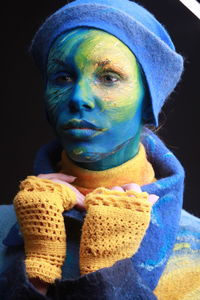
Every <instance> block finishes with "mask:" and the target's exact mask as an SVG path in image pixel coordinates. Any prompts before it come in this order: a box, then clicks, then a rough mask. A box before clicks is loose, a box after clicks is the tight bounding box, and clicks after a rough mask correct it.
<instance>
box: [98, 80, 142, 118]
mask: <svg viewBox="0 0 200 300" xmlns="http://www.w3.org/2000/svg"><path fill="white" fill-rule="evenodd" d="M94 92H95V94H96V96H97V97H98V99H99V101H100V102H101V104H102V108H103V109H102V111H103V112H105V113H106V114H107V115H108V116H109V118H111V120H113V121H116V122H122V121H125V120H130V119H132V118H133V117H134V115H135V113H136V111H137V108H138V106H139V105H140V103H141V98H142V93H141V90H140V86H139V85H136V84H134V85H133V83H130V84H126V85H119V86H118V87H114V88H109V89H108V88H104V89H97V88H95V91H94Z"/></svg>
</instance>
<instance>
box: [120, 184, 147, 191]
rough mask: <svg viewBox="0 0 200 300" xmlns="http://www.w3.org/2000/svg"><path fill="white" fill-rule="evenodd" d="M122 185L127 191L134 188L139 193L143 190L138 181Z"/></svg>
mask: <svg viewBox="0 0 200 300" xmlns="http://www.w3.org/2000/svg"><path fill="white" fill-rule="evenodd" d="M122 187H123V189H124V190H125V191H130V190H133V191H135V192H138V193H141V192H142V190H141V187H140V186H139V184H136V183H128V184H125V185H123V186H122Z"/></svg>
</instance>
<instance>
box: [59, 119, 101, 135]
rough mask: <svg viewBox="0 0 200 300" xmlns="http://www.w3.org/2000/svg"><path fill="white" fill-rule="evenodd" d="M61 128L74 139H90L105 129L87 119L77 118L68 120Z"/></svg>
mask: <svg viewBox="0 0 200 300" xmlns="http://www.w3.org/2000/svg"><path fill="white" fill-rule="evenodd" d="M62 129H63V130H64V132H65V134H66V135H68V136H71V137H73V138H75V139H90V138H92V137H95V136H97V135H99V134H101V133H103V132H104V131H106V130H107V129H105V128H99V127H97V126H96V125H94V124H92V123H90V122H88V121H85V120H79V119H72V120H69V121H68V122H67V123H66V124H65V125H64V126H63V127H62Z"/></svg>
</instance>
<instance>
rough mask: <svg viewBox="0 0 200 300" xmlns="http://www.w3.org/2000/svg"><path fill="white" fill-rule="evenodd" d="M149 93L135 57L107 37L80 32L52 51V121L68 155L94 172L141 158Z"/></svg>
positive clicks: (49, 73) (64, 37) (49, 93)
mask: <svg viewBox="0 0 200 300" xmlns="http://www.w3.org/2000/svg"><path fill="white" fill-rule="evenodd" d="M144 93H145V89H144V85H143V81H142V77H141V72H140V68H139V65H138V63H137V61H136V58H135V56H134V55H133V53H132V52H131V51H130V50H129V49H128V47H127V46H126V45H124V44H123V43H122V42H121V41H119V40H118V39H117V38H116V37H114V36H112V35H110V34H108V33H106V32H103V31H101V30H95V29H86V28H85V29H84V28H79V29H76V30H73V31H71V32H70V33H66V34H64V35H62V36H60V37H59V38H58V39H57V40H56V41H55V42H54V44H53V46H52V47H51V49H50V53H49V57H48V62H47V86H46V91H45V99H46V109H47V112H48V115H49V120H50V123H51V124H52V126H53V128H54V130H55V132H56V134H57V136H58V138H59V140H60V141H61V144H62V146H63V148H64V149H65V151H66V152H67V154H68V156H69V157H70V158H71V159H72V160H74V161H75V162H77V163H82V164H83V165H84V164H85V165H84V166H85V167H87V168H89V169H106V168H110V167H113V166H116V165H119V164H121V163H123V162H124V161H127V160H128V159H130V158H131V157H133V156H134V155H135V154H136V153H137V151H138V144H139V136H140V130H141V126H142V110H143V99H144ZM93 163H94V165H93Z"/></svg>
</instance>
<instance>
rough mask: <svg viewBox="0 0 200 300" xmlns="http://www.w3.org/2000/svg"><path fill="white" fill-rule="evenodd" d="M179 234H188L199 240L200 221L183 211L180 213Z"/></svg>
mask: <svg viewBox="0 0 200 300" xmlns="http://www.w3.org/2000/svg"><path fill="white" fill-rule="evenodd" d="M179 225H180V229H179V232H182V233H184V232H185V234H187V233H189V232H190V234H194V235H195V236H198V237H199V239H200V219H199V218H197V217H195V216H193V215H192V214H190V213H188V212H187V211H185V210H182V212H181V219H180V224H179Z"/></svg>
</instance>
